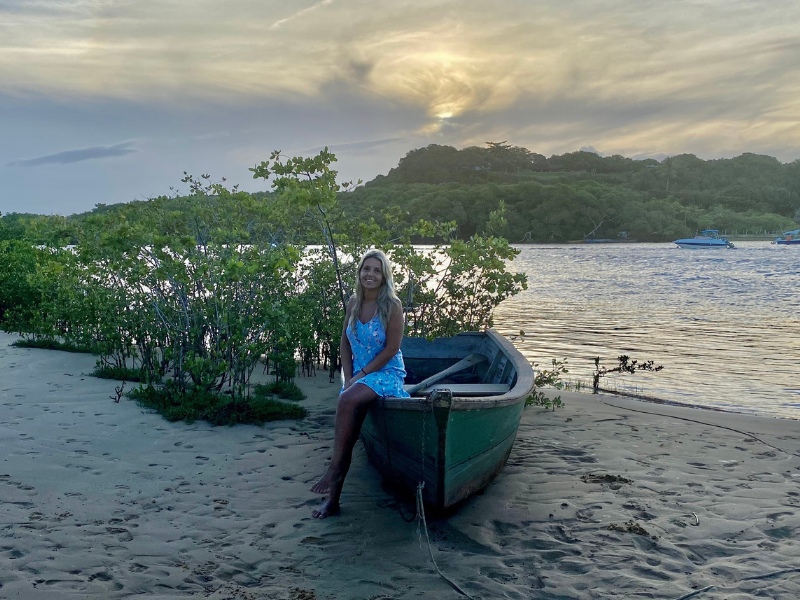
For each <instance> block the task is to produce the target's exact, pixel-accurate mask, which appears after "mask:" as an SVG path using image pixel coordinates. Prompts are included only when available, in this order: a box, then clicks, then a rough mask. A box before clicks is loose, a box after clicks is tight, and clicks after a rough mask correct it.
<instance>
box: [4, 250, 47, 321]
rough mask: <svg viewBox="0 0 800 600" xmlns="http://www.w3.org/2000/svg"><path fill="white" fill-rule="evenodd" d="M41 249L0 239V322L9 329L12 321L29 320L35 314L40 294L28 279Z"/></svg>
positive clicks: (35, 265)
mask: <svg viewBox="0 0 800 600" xmlns="http://www.w3.org/2000/svg"><path fill="white" fill-rule="evenodd" d="M40 258H41V251H39V250H37V249H36V248H34V247H33V246H32V245H31V244H30V243H29V242H24V241H18V240H7V241H0V325H2V326H3V328H4V329H6V331H13V330H14V329H13V324H12V323H11V321H12V316H13V317H14V318H15V319H16V320H23V321H24V320H30V319H31V318H32V317H33V315H34V314H35V313H36V311H37V308H38V305H39V302H40V297H39V291H38V290H37V289H36V286H35V285H34V283H33V282H32V281H31V280H32V278H33V277H34V276H35V275H36V272H37V266H38V263H39V260H40Z"/></svg>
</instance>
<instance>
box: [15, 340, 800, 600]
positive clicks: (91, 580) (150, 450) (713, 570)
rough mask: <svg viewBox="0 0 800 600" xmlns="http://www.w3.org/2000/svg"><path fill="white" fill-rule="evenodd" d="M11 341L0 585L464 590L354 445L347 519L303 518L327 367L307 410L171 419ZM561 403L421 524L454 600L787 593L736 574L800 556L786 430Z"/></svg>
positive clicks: (362, 593)
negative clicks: (455, 505) (278, 415)
mask: <svg viewBox="0 0 800 600" xmlns="http://www.w3.org/2000/svg"><path fill="white" fill-rule="evenodd" d="M12 339H13V338H12V337H11V336H7V335H5V334H0V447H2V449H3V453H2V458H1V459H0V586H2V587H0V598H46V599H48V598H148V599H151V598H188V597H199V598H217V599H221V598H237V599H239V598H241V599H244V598H274V599H282V600H287V599H292V600H298V599H300V598H302V599H304V600H309V599H311V598H314V597H316V598H319V599H326V598H336V599H346V598H354V599H355V598H359V599H367V598H375V599H378V598H380V599H389V598H392V599H396V600H400V599H410V598H458V597H459V596H458V595H457V594H456V592H455V591H453V590H452V589H451V588H450V587H449V586H448V585H447V584H446V583H445V582H444V581H443V580H441V579H440V578H439V577H438V575H437V574H436V573H435V571H434V569H433V567H432V565H431V564H430V562H429V559H428V555H427V547H421V546H420V544H419V539H418V537H417V532H416V526H415V525H414V524H409V523H406V522H405V521H404V520H403V518H402V514H401V513H403V514H405V515H406V516H408V515H409V514H410V513H411V512H412V511H413V506H412V505H411V504H409V503H404V502H403V501H402V500H398V498H397V497H396V496H395V495H393V494H392V493H391V492H390V491H388V490H387V489H384V487H383V486H382V484H381V482H380V480H379V478H378V476H377V474H376V473H375V471H374V470H373V469H372V467H371V466H370V465H369V464H368V463H367V461H366V458H365V456H364V453H363V449H362V448H361V446H360V445H359V446H357V450H356V456H355V459H354V464H353V470H352V473H351V476H350V478H349V479H348V483H347V486H346V488H345V492H344V495H343V498H342V500H343V514H342V516H341V517H338V518H332V519H327V520H325V521H322V522H320V521H317V520H314V519H312V518H311V517H310V513H311V510H312V508H313V507H315V506H316V505H317V504H318V503H319V498H318V497H317V496H315V495H313V494H311V493H309V492H308V487H309V486H310V485H311V484H312V483H313V481H314V480H315V478H316V477H317V476H319V475H320V474H321V473H322V471H323V470H324V466H325V463H326V461H327V459H328V457H329V454H330V446H331V440H332V433H333V431H332V425H333V415H334V409H335V401H336V392H337V385H336V384H330V383H328V379H327V377H326V376H324V375H319V376H317V377H316V378H313V379H307V378H298V380H297V381H298V383H299V384H300V385H301V387H303V388H304V390H305V391H306V393H307V394H308V395H309V398H308V400H306V401H304V402H303V404H304V405H305V406H306V407H307V408H308V409H309V417H308V418H307V419H304V420H301V421H281V422H275V423H270V424H267V425H266V426H265V427H263V428H260V427H254V426H237V427H233V428H227V427H218V428H214V427H210V426H208V425H206V424H204V423H195V424H191V425H188V424H184V423H167V422H166V421H164V420H163V419H162V418H161V417H160V416H159V415H157V414H153V413H152V412H150V411H147V410H143V409H141V408H140V407H138V406H137V405H136V404H135V403H134V402H132V401H130V400H127V399H123V400H122V402H120V403H119V404H115V403H114V402H113V400H112V399H111V398H110V396H113V395H114V394H113V392H114V386H115V385H117V384H116V383H114V382H111V381H106V380H100V379H95V378H92V377H88V376H86V375H84V373H88V372H89V371H91V369H92V367H93V364H94V359H93V358H92V357H90V356H86V355H74V354H68V353H62V352H54V351H46V350H27V349H18V348H11V347H9V346H8V343H9V342H10V341H11V340H12ZM562 396H563V397H564V400H565V402H566V403H567V406H566V408H563V409H559V410H557V411H556V412H551V411H546V410H543V409H538V408H536V409H527V410H526V411H525V413H524V416H523V420H522V424H521V427H520V432H519V435H518V438H517V442H516V444H515V446H514V450H513V451H512V454H511V457H510V459H509V462H508V465H507V466H506V468H505V469H504V471H503V472H502V473H501V474H500V476H499V477H498V478H497V480H496V481H495V482H494V483H493V484H492V485H490V486H489V487H488V488H487V489H486V490H485V491H484V493H482V494H480V495H478V496H475V497H474V498H472V499H470V500H469V501H467V502H466V503H465V504H464V505H462V506H461V507H459V509H458V510H457V512H455V513H454V514H452V515H450V516H449V517H448V518H431V516H430V515H429V519H428V522H429V526H430V530H431V541H432V544H433V548H434V550H433V552H434V555H435V557H436V560H437V562H438V563H439V566H440V567H441V568H442V570H443V571H444V572H445V573H446V574H447V575H449V576H450V577H452V578H453V579H454V580H456V581H457V582H458V583H459V584H460V585H461V586H462V587H464V589H465V590H467V592H469V593H470V594H471V595H473V596H474V597H476V598H483V599H489V598H513V599H517V598H519V599H522V598H525V599H529V598H541V599H556V598H559V599H573V598H574V599H590V598H591V599H593V598H615V597H617V598H663V599H674V598H679V597H680V596H681V595H685V594H687V593H690V592H692V591H693V590H701V589H703V588H706V587H707V586H710V585H713V586H715V587H714V588H711V589H708V590H706V591H703V592H701V593H699V594H697V595H696V596H695V598H698V599H700V600H711V599H714V600H719V599H722V598H730V599H734V598H735V599H741V598H751V597H764V598H786V599H789V598H791V599H793V600H795V599H796V598H799V597H800V573H796V572H788V573H782V574H777V575H774V576H772V577H768V578H761V579H749V580H748V579H747V578H748V577H761V576H763V575H766V574H769V573H773V572H778V571H784V570H787V569H793V568H798V567H800V542H798V541H797V539H798V529H799V528H800V517H798V511H797V507H798V504H800V456H798V455H800V427H799V426H798V425H800V424H798V423H797V422H794V421H787V420H777V419H764V418H755V417H748V416H744V415H731V414H725V413H717V412H710V411H701V410H692V409H686V408H677V407H671V406H659V405H649V404H644V403H641V402H636V401H630V400H622V399H612V398H608V397H603V398H599V397H592V396H588V395H581V394H562ZM635 411H636V412H635ZM674 417H680V419H676V418H674ZM681 419H693V420H695V421H700V423H695V422H692V421H686V420H681ZM715 425H722V426H725V427H730V428H733V429H738V430H741V431H743V432H747V434H742V433H737V432H735V431H731V430H730V429H721V428H719V427H716V426H715ZM754 436H755V437H754ZM759 440H761V441H759ZM770 445H772V446H775V447H776V448H773V447H770Z"/></svg>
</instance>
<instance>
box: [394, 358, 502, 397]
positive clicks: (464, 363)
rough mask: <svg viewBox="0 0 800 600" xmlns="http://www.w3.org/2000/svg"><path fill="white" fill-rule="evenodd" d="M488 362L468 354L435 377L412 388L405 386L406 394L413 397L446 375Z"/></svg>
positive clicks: (486, 359)
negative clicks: (415, 393)
mask: <svg viewBox="0 0 800 600" xmlns="http://www.w3.org/2000/svg"><path fill="white" fill-rule="evenodd" d="M488 360H489V359H488V358H486V357H485V356H484V355H483V354H470V355H469V356H467V357H466V358H462V359H461V360H460V361H458V362H457V363H456V364H454V365H452V366H450V367H447V368H446V369H445V370H444V371H440V372H438V373H436V375H431V376H430V377H428V378H427V379H426V380H425V381H420V382H419V383H415V384H414V385H412V386H406V392H408V394H409V395H413V394H414V392H418V391H419V390H421V389H424V388H426V387H428V386H429V385H431V384H433V383H436V382H437V381H440V380H442V379H444V378H445V377H447V376H448V375H452V374H453V373H458V372H459V371H463V370H464V369H469V368H470V367H471V366H473V365H477V364H480V363H482V362H485V361H488Z"/></svg>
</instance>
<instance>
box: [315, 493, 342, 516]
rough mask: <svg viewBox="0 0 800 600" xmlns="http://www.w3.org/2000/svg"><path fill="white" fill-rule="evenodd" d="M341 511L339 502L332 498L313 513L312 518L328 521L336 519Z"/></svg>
mask: <svg viewBox="0 0 800 600" xmlns="http://www.w3.org/2000/svg"><path fill="white" fill-rule="evenodd" d="M340 511H341V509H340V508H339V501H338V500H334V499H333V498H331V499H330V500H328V501H327V502H326V503H325V504H323V505H322V506H321V507H320V508H318V509H316V510H315V511H313V512H312V513H311V516H312V517H314V518H315V519H326V518H328V517H335V516H336V515H338V514H339V512H340Z"/></svg>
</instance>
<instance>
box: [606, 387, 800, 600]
mask: <svg viewBox="0 0 800 600" xmlns="http://www.w3.org/2000/svg"><path fill="white" fill-rule="evenodd" d="M601 402H602V403H603V404H605V405H606V406H610V407H611V408H619V409H621V410H629V411H631V412H638V413H643V414H645V415H653V416H656V417H668V418H670V419H679V420H680V421H689V422H690V423H699V424H700V425H707V426H709V427H717V428H719V429H727V430H728V431H733V432H736V433H741V434H742V435H748V436H750V437H751V438H753V439H754V440H756V441H759V442H761V443H762V444H764V445H765V446H769V447H770V448H772V449H773V450H777V451H778V452H783V453H784V454H788V455H789V456H800V454H795V453H794V452H789V451H787V450H784V449H783V448H778V447H777V446H773V445H772V444H770V443H769V442H765V441H764V440H762V439H761V438H759V437H757V436H755V435H753V434H752V433H750V432H749V431H741V430H740V429H734V428H733V427H726V426H725V425H716V424H714V423H706V422H705V421H698V420H697V419H687V418H686V417H678V416H676V415H665V414H664V413H654V412H650V411H648V410H637V409H635V408H628V407H627V406H617V405H616V404H609V403H608V402H606V401H605V400H601ZM677 600H681V599H680V598H678V599H677Z"/></svg>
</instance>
